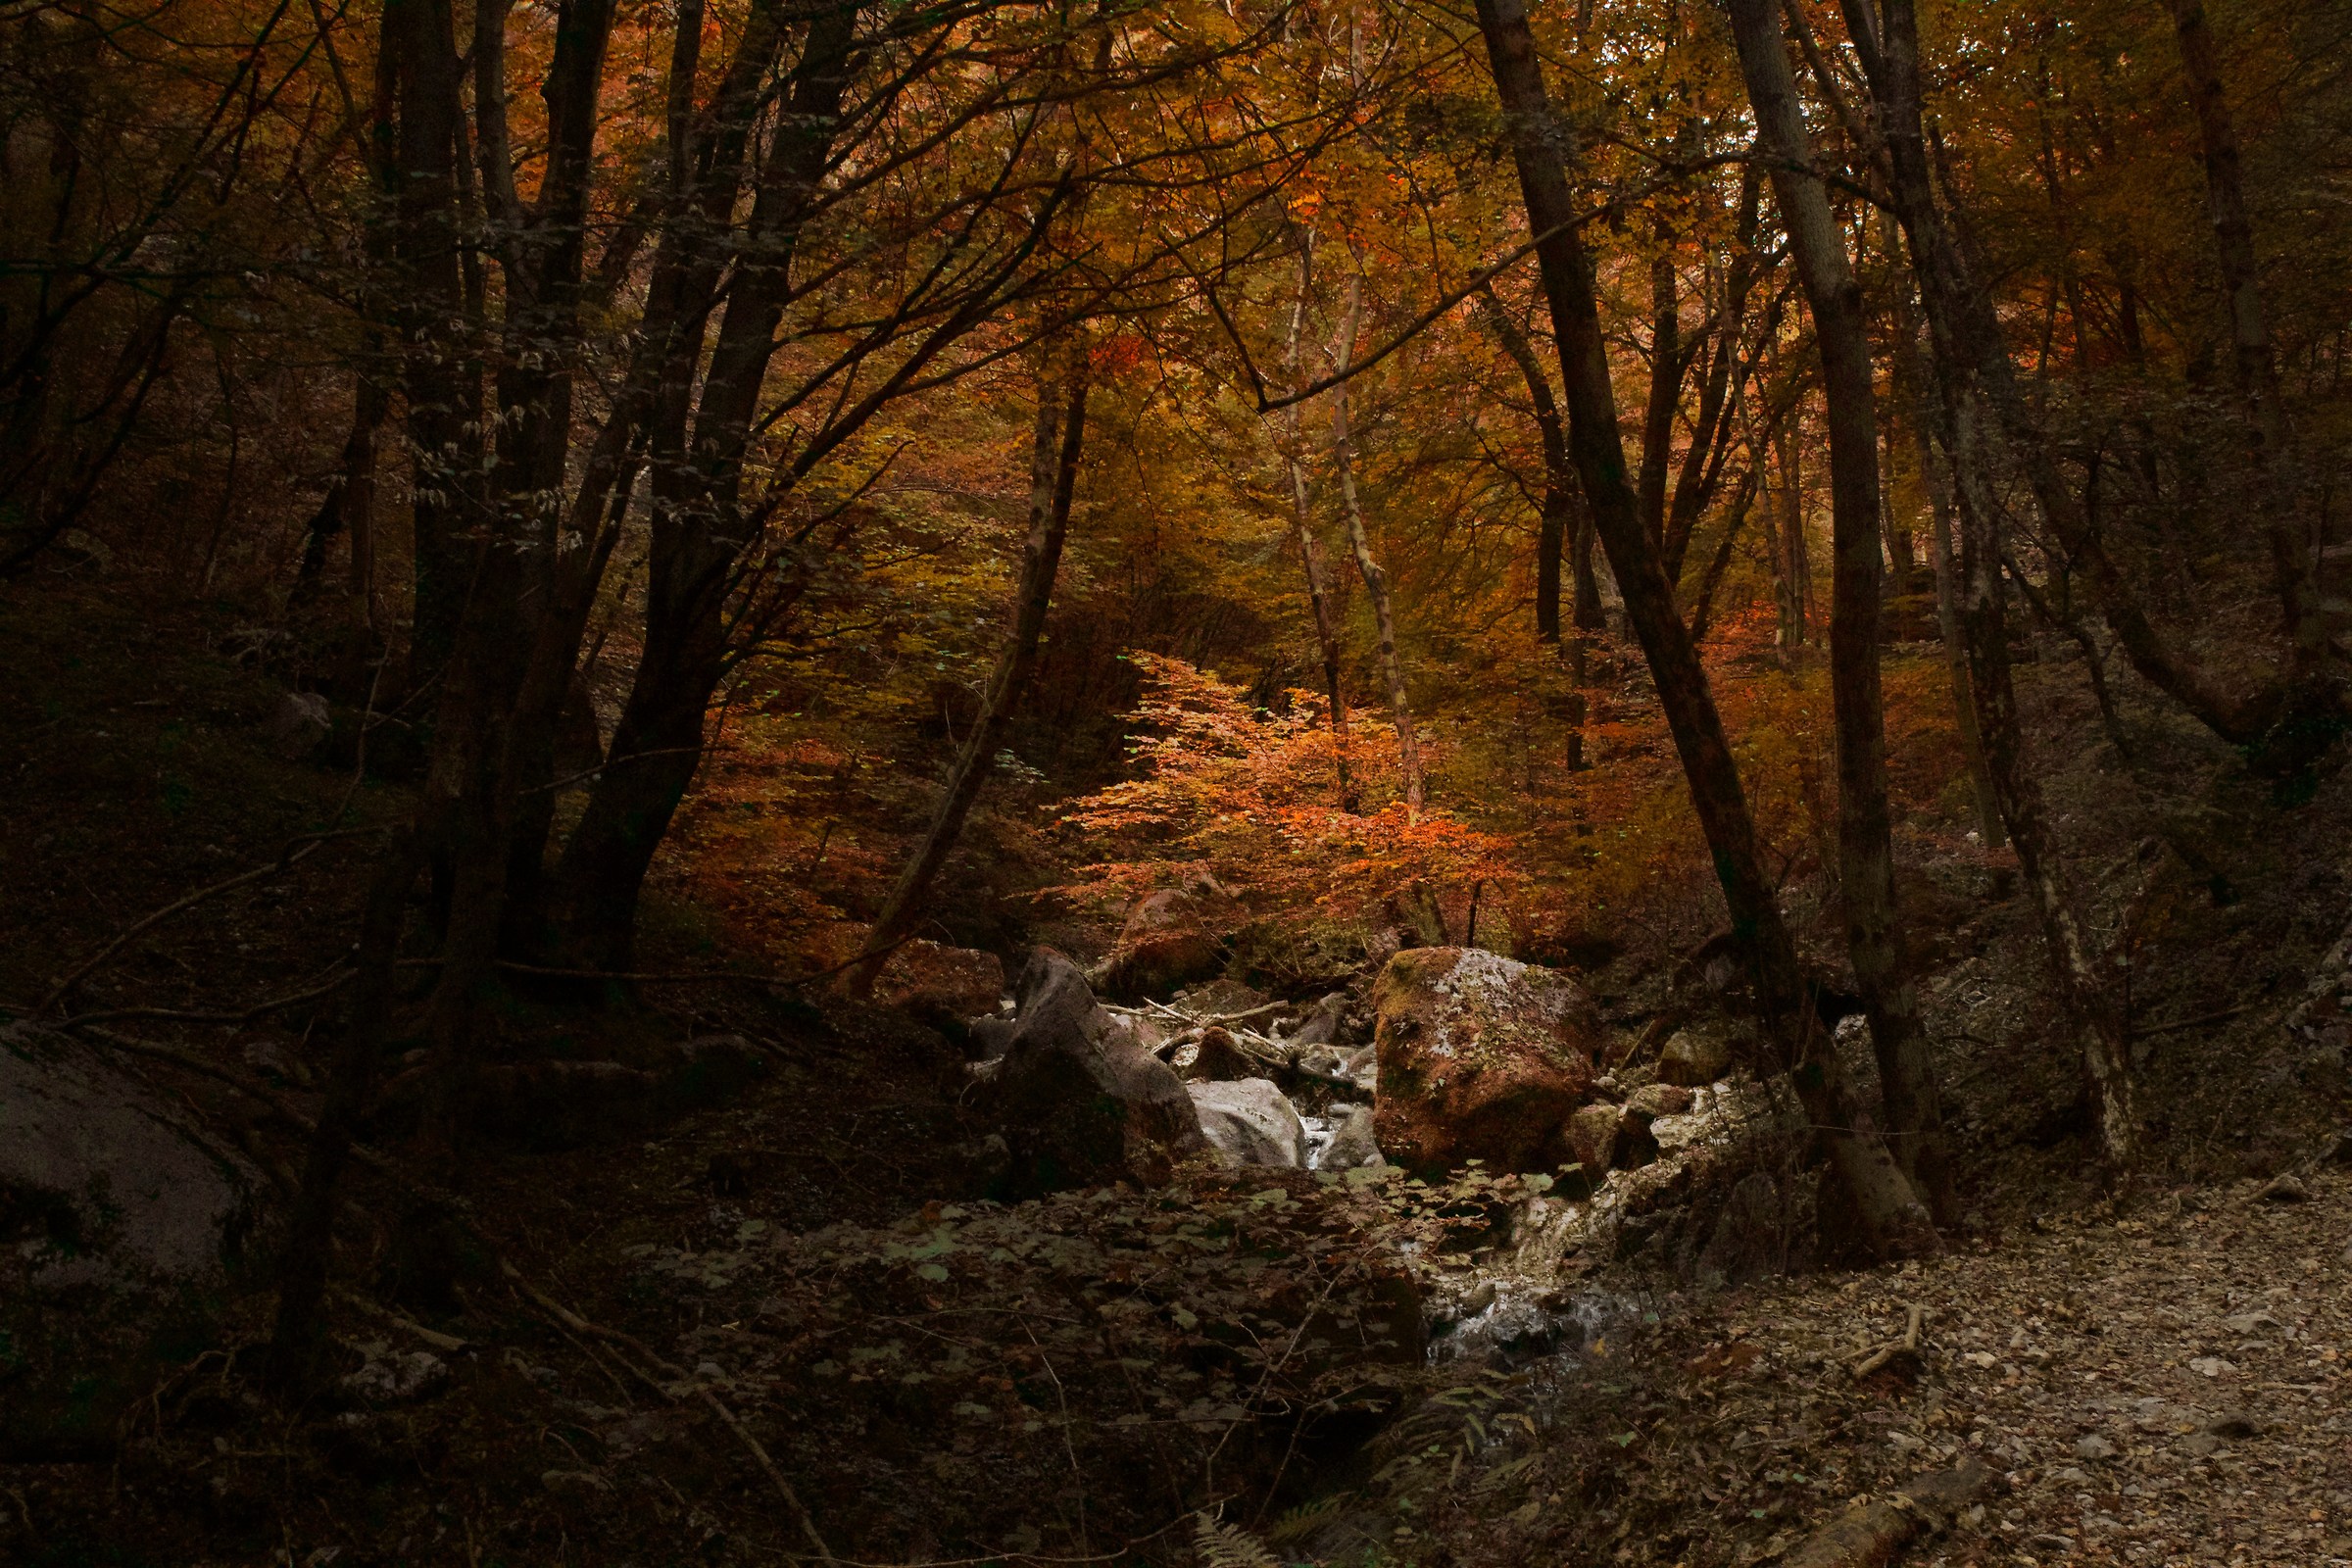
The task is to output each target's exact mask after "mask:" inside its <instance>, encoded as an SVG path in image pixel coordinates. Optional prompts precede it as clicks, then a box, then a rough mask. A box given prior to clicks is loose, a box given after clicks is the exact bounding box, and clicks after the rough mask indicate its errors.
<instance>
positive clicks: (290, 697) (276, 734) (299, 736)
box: [264, 692, 335, 762]
mask: <svg viewBox="0 0 2352 1568" xmlns="http://www.w3.org/2000/svg"><path fill="white" fill-rule="evenodd" d="M334 727H335V719H334V713H333V711H332V710H330V709H329V708H328V707H327V702H326V699H325V698H324V697H321V696H320V695H319V693H317V692H288V693H286V695H285V696H283V697H281V698H279V699H278V704H277V707H276V708H275V709H273V710H271V711H270V721H269V723H268V724H267V725H266V726H265V727H264V735H265V737H266V738H267V739H268V740H269V742H270V750H271V751H273V752H275V753H276V754H277V755H278V756H280V757H282V758H284V759H285V760H287V761H289V762H300V761H305V760H308V759H309V758H310V757H312V756H313V755H314V754H315V753H317V751H318V750H319V747H321V746H323V745H325V744H326V737H327V733H328V731H330V730H332V729H333V728H334Z"/></svg>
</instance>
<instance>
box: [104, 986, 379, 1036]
mask: <svg viewBox="0 0 2352 1568" xmlns="http://www.w3.org/2000/svg"><path fill="white" fill-rule="evenodd" d="M353 978H354V976H352V975H349V974H342V975H337V976H336V977H335V978H334V979H332V980H329V981H327V982H326V983H325V984H324V985H319V986H313V987H312V988H311V989H310V990H308V991H295V992H290V993H288V994H287V995H285V996H282V997H272V998H270V1000H269V1001H268V1002H257V1003H255V1004H254V1005H252V1006H250V1007H247V1008H245V1009H244V1010H243V1011H241V1012H188V1011H183V1010H180V1009H178V1008H173V1007H113V1008H109V1009H108V1010H106V1011H104V1012H80V1013H75V1014H74V1015H73V1017H71V1018H64V1019H60V1020H59V1022H58V1027H59V1028H61V1029H78V1028H80V1027H82V1026H83V1025H85V1024H93V1023H100V1022H111V1021H113V1020H114V1019H117V1018H169V1019H172V1020H175V1021H177V1022H180V1023H250V1022H252V1021H253V1020H254V1019H256V1018H259V1017H261V1016H263V1015H264V1014H266V1013H272V1012H279V1011H282V1010H283V1009H285V1008H287V1007H298V1006H300V1005H303V1004H304V1003H306V1002H316V1001H318V1000H319V998H320V997H325V996H331V995H333V994H334V993H335V992H337V991H340V990H342V989H343V987H345V986H347V985H349V984H351V982H352V980H353Z"/></svg>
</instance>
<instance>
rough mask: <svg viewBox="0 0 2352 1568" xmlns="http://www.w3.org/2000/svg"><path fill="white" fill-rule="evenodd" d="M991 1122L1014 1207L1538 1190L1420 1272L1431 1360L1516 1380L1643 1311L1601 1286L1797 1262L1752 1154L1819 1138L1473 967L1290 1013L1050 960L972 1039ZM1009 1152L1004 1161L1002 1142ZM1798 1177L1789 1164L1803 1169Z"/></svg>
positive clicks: (1781, 1189)
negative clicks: (1296, 1189)
mask: <svg viewBox="0 0 2352 1568" xmlns="http://www.w3.org/2000/svg"><path fill="white" fill-rule="evenodd" d="M970 1032H971V1038H972V1039H973V1040H974V1042H975V1044H976V1046H977V1047H978V1049H979V1050H980V1051H981V1052H982V1053H983V1055H982V1058H981V1059H980V1060H979V1061H977V1062H975V1063H974V1064H973V1066H972V1068H971V1072H972V1077H973V1089H972V1092H971V1096H970V1098H971V1100H972V1101H973V1102H974V1103H976V1104H977V1105H978V1106H979V1107H980V1108H981V1109H982V1110H983V1112H984V1113H987V1114H991V1115H993V1116H994V1117H995V1118H996V1119H998V1120H999V1121H1000V1123H1001V1124H1002V1127H1003V1130H1002V1132H1001V1133H1000V1134H999V1135H998V1139H997V1140H996V1143H997V1144H1001V1148H998V1149H997V1151H996V1152H997V1158H998V1160H999V1161H1000V1163H999V1166H998V1171H997V1174H996V1179H995V1181H994V1183H993V1185H994V1187H995V1189H996V1191H997V1193H998V1195H1000V1196H1004V1197H1019V1196H1028V1195H1031V1194H1034V1193H1036V1192H1039V1191H1043V1190H1046V1189H1048V1188H1050V1187H1054V1186H1066V1185H1078V1184H1081V1183H1084V1182H1089V1181H1113V1180H1130V1181H1134V1182H1137V1183H1139V1184H1143V1185H1149V1184H1152V1183H1153V1182H1155V1181H1157V1180H1161V1179H1164V1176H1165V1173H1166V1172H1167V1171H1168V1170H1169V1169H1171V1168H1172V1167H1173V1164H1174V1163H1175V1162H1176V1161H1178V1160H1181V1159H1183V1158H1186V1157H1193V1156H1198V1155H1200V1154H1202V1153H1207V1154H1209V1155H1210V1156H1211V1157H1213V1158H1214V1159H1216V1160H1218V1161H1219V1162H1221V1163H1224V1164H1227V1165H1230V1166H1236V1167H1265V1168H1273V1169H1291V1170H1301V1171H1313V1172H1323V1173H1333V1174H1337V1173H1342V1172H1349V1171H1359V1170H1370V1169H1382V1168H1390V1169H1395V1170H1396V1171H1397V1173H1398V1176H1397V1178H1393V1179H1407V1180H1410V1179H1420V1180H1425V1181H1431V1182H1436V1181H1441V1180H1443V1179H1445V1178H1446V1175H1447V1174H1448V1173H1449V1172H1458V1171H1460V1170H1463V1169H1465V1168H1468V1169H1480V1170H1484V1171H1486V1172H1489V1173H1493V1174H1499V1173H1504V1172H1515V1173H1523V1174H1527V1175H1531V1176H1533V1177H1535V1178H1537V1180H1536V1181H1535V1182H1534V1183H1532V1184H1531V1185H1536V1186H1539V1187H1544V1189H1545V1190H1543V1191H1541V1192H1539V1193H1537V1194H1535V1195H1533V1196H1524V1197H1521V1198H1520V1199H1519V1200H1518V1201H1516V1202H1515V1205H1514V1206H1513V1207H1512V1209H1511V1210H1510V1212H1508V1213H1507V1214H1506V1215H1504V1216H1502V1217H1501V1218H1500V1219H1499V1221H1498V1222H1497V1223H1496V1225H1495V1227H1494V1228H1493V1231H1492V1233H1491V1239H1490V1241H1489V1243H1488V1245H1485V1246H1482V1247H1479V1248H1477V1249H1475V1250H1472V1251H1470V1252H1466V1253H1459V1254H1447V1255H1446V1257H1444V1258H1428V1259H1421V1260H1419V1261H1420V1262H1421V1263H1422V1264H1423V1265H1425V1266H1423V1267H1422V1268H1421V1269H1419V1270H1418V1272H1419V1273H1421V1275H1422V1277H1423V1279H1424V1282H1425V1283H1424V1318H1425V1322H1426V1325H1427V1328H1428V1332H1429V1346H1430V1354H1431V1356H1432V1358H1433V1359H1437V1360H1458V1359H1470V1358H1478V1359H1484V1360H1487V1361H1490V1362H1493V1363H1495V1364H1497V1365H1501V1366H1505V1367H1508V1366H1515V1365H1520V1364H1524V1363H1525V1362H1526V1361H1528V1360H1529V1359H1531V1358H1534V1357H1539V1356H1543V1355H1546V1354H1550V1353H1553V1352H1556V1351H1558V1350H1562V1349H1578V1350H1581V1349H1584V1348H1589V1347H1590V1346H1591V1345H1592V1343H1593V1341H1594V1340H1596V1339H1598V1338H1600V1337H1602V1336H1604V1335H1605V1334H1606V1333H1607V1332H1608V1326H1609V1325H1610V1324H1611V1323H1614V1322H1618V1321H1622V1320H1623V1319H1625V1318H1627V1317H1629V1316H1638V1315H1639V1314H1640V1313H1641V1312H1642V1310H1644V1308H1643V1306H1642V1302H1641V1300H1640V1299H1638V1298H1633V1297H1627V1296H1623V1295H1615V1294H1610V1293H1607V1292H1602V1291H1600V1290H1597V1289H1595V1288H1593V1287H1591V1286H1589V1285H1587V1284H1586V1283H1585V1276H1586V1275H1587V1274H1588V1273H1589V1272H1590V1271H1591V1270H1592V1269H1593V1266H1594V1265H1595V1264H1597V1263H1598V1262H1600V1261H1602V1260H1604V1259H1605V1260H1612V1261H1614V1260H1622V1259H1629V1258H1632V1259H1642V1258H1647V1259H1649V1260H1650V1261H1653V1262H1654V1263H1656V1264H1657V1265H1658V1268H1659V1270H1660V1272H1661V1273H1662V1274H1664V1275H1669V1276H1672V1277H1674V1278H1677V1279H1684V1280H1700V1281H1705V1280H1709V1279H1713V1280H1739V1279H1744V1278H1749V1277H1753V1276H1756V1275H1759V1274H1762V1273H1766V1272H1770V1271H1773V1270H1775V1269H1777V1268H1780V1267H1783V1266H1785V1265H1786V1264H1787V1263H1788V1262H1789V1251H1790V1249H1791V1245H1792V1237H1793V1236H1794V1235H1795V1234H1796V1231H1797V1227H1796V1226H1795V1225H1794V1224H1792V1222H1791V1209H1792V1206H1793V1202H1794V1200H1795V1198H1796V1196H1797V1195H1796V1194H1795V1193H1794V1192H1793V1191H1792V1188H1793V1187H1794V1186H1795V1185H1797V1184H1796V1183H1795V1182H1794V1181H1793V1179H1792V1178H1790V1177H1789V1176H1786V1175H1775V1174H1769V1173H1766V1172H1765V1171H1763V1170H1762V1169H1760V1168H1758V1166H1757V1163H1756V1152H1757V1150H1758V1148H1759V1147H1760V1146H1765V1145H1770V1144H1771V1143H1772V1142H1773V1141H1774V1140H1776V1139H1777V1140H1780V1141H1781V1142H1783V1143H1787V1144H1791V1145H1793V1143H1794V1142H1795V1141H1796V1140H1797V1139H1798V1138H1799V1137H1801V1129H1800V1128H1798V1127H1797V1126H1796V1125H1795V1124H1793V1123H1792V1122H1791V1121H1790V1117H1789V1111H1787V1110H1784V1108H1783V1107H1782V1105H1781V1104H1780V1103H1777V1102H1776V1101H1775V1100H1774V1098H1773V1097H1772V1096H1771V1095H1770V1094H1769V1093H1768V1092H1767V1091H1765V1090H1764V1089H1762V1088H1761V1087H1759V1086H1757V1085H1755V1084H1753V1083H1752V1082H1747V1081H1734V1080H1733V1079H1732V1078H1731V1076H1730V1069H1731V1053H1730V1051H1729V1049H1728V1046H1727V1045H1726V1043H1725V1042H1723V1041H1722V1040H1721V1039H1720V1038H1718V1037H1715V1036H1711V1035H1709V1034H1707V1033H1705V1032H1703V1031H1698V1030H1687V1031H1684V1032H1682V1033H1680V1034H1677V1035H1675V1036H1673V1037H1672V1038H1670V1039H1669V1040H1667V1041H1666V1042H1664V1044H1663V1048H1662V1049H1660V1050H1658V1052H1657V1054H1656V1057H1655V1059H1654V1060H1650V1061H1645V1062H1640V1063H1636V1062H1634V1061H1632V1060H1630V1059H1629V1058H1630V1057H1631V1056H1632V1055H1633V1054H1634V1051H1635V1043H1634V1042H1632V1041H1630V1040H1628V1039H1627V1038H1625V1037H1623V1036H1620V1035H1618V1034H1616V1033H1615V1032H1613V1031H1611V1030H1610V1029H1609V1028H1608V1027H1607V1026H1606V1025H1605V1024H1604V1023H1603V1022H1602V1020H1601V1018H1600V1016H1599V1014H1598V1011H1597V1009H1596V1008H1595V1007H1594V1005H1593V1001H1592V999H1591V998H1590V997H1589V996H1588V995H1587V994H1586V993H1585V992H1584V990H1583V989H1582V987H1580V986H1579V985H1578V984H1577V983H1576V982H1575V981H1574V980H1573V979H1572V978H1570V977H1568V976H1566V975H1564V974H1561V973H1559V972H1557V971H1554V970H1548V969H1544V968H1541V967H1537V966H1533V965H1527V964H1522V963H1518V962H1515V961H1514V960H1512V959H1509V958H1506V957H1503V956H1499V955H1496V954H1493V953H1489V952H1486V951H1484V950H1480V949H1474V948H1421V949H1409V950H1406V951H1405V952H1402V953H1399V954H1397V955H1396V956H1394V957H1393V958H1391V959H1390V960H1389V962H1388V963H1387V964H1386V965H1385V966H1384V967H1383V969H1382V970H1381V972H1380V974H1379V975H1378V976H1377V977H1376V979H1375V980H1374V981H1373V982H1372V983H1371V984H1370V985H1369V986H1367V987H1365V988H1363V989H1362V990H1361V991H1359V992H1333V993H1329V994H1327V995H1324V996H1321V997H1318V998H1308V999H1294V1000H1285V999H1277V998H1270V997H1267V996H1265V995H1263V994H1261V993H1258V992H1256V991H1253V990H1251V989H1250V988H1249V987H1248V986H1245V985H1242V984H1240V983H1238V982H1235V981H1231V980H1218V981H1213V982H1210V983H1207V984H1204V985H1200V986H1197V987H1194V988H1193V989H1190V990H1184V991H1179V992H1177V993H1175V994H1174V995H1173V996H1172V997H1171V998H1170V999H1168V1000H1166V1001H1156V1000H1145V1001H1141V1002H1138V1003H1136V1004H1134V1005H1119V1004H1110V1003H1104V1002H1102V1001H1100V1000H1098V999H1097V998H1096V997H1095V995H1094V992H1093V989H1092V987H1091V985H1090V984H1089V981H1088V978H1087V976H1086V975H1085V974H1084V973H1083V972H1082V971H1081V970H1079V968H1078V967H1077V966H1076V965H1075V964H1074V963H1072V962H1070V961H1069V960H1068V959H1066V958H1064V957H1062V956H1060V955H1058V954H1055V953H1054V952H1052V951H1051V950H1040V951H1039V953H1038V954H1037V955H1036V956H1034V957H1033V958H1032V960H1031V961H1030V963H1029V964H1028V966H1027V967H1026V969H1025V970H1024V971H1023V973H1022V974H1021V976H1020V977H1019V980H1018V982H1017V984H1016V986H1015V988H1014V991H1013V993H1012V994H1011V995H1010V996H1008V997H1006V998H1005V1005H1004V1006H1003V1007H1002V1008H1001V1009H1000V1012H999V1014H998V1015H997V1016H995V1017H992V1018H988V1019H982V1020H977V1021H975V1023H974V1024H973V1026H972V1028H971V1031H970ZM992 1147H993V1146H992ZM1790 1163H1791V1166H1792V1165H1793V1161H1791V1162H1790Z"/></svg>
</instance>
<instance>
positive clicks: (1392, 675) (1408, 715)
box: [1331, 272, 1422, 821]
mask: <svg viewBox="0 0 2352 1568" xmlns="http://www.w3.org/2000/svg"><path fill="white" fill-rule="evenodd" d="M1363 305H1364V280H1363V275H1362V274H1361V273H1360V272H1359V273H1357V274H1355V275H1353V276H1351V277H1349V278H1348V307H1347V320H1346V322H1345V323H1344V324H1343V325H1342V326H1341V328H1340V343H1339V350H1338V353H1337V355H1336V358H1337V360H1338V362H1339V363H1340V364H1342V365H1348V364H1351V363H1353V361H1354V358H1355V331H1356V323H1357V319H1358V318H1359V317H1360V316H1361V315H1362V314H1363ZM1348 385H1349V383H1348V382H1345V381H1343V382H1341V383H1340V385H1339V387H1338V388H1337V389H1336V390H1335V391H1334V392H1333V394H1332V402H1331V453H1332V460H1333V462H1334V463H1335V464H1336V465H1337V466H1338V468H1339V473H1340V503H1341V506H1342V508H1343V509H1344V510H1345V511H1346V513H1347V516H1348V547H1349V548H1350V549H1351V550H1353V551H1354V552H1355V569H1356V570H1357V571H1358V572H1359V573H1361V574H1362V576H1363V579H1364V593H1365V595H1366V597H1368V598H1369V599H1370V600H1371V601H1372V623H1373V625H1374V627H1375V628H1376V629H1377V630H1378V632H1379V634H1380V673H1381V676H1382V678H1383V679H1385V680H1386V681H1387V682H1388V688H1389V712H1390V714H1391V715H1392V716H1393V717H1394V719H1395V721H1396V724H1397V771H1398V772H1399V773H1400V774H1401V775H1402V776H1403V783H1404V812H1405V816H1406V818H1407V819H1408V820H1411V821H1419V820H1420V818H1421V804H1422V784H1421V743H1420V741H1419V740H1418V739H1417V738H1416V737H1415V736H1414V734H1413V709H1412V701H1411V698H1410V696H1409V695H1408V694H1407V692H1406V691H1405V688H1404V661H1403V659H1402V658H1401V657H1400V656H1399V655H1398V653H1397V610H1396V606H1395V605H1394V604H1393V603H1392V602H1391V600H1390V597H1389V574H1388V573H1387V572H1385V571H1383V570H1382V569H1381V567H1380V563H1379V562H1377V561H1375V560H1373V559H1372V540H1371V536H1370V535H1368V534H1367V533H1365V531H1364V512H1363V508H1362V507H1361V506H1360V505H1359V504H1358V503H1357V500H1356V494H1355V461H1354V454H1355V440H1354V437H1353V435H1352V434H1351V433H1350V431H1349V429H1348Z"/></svg>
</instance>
